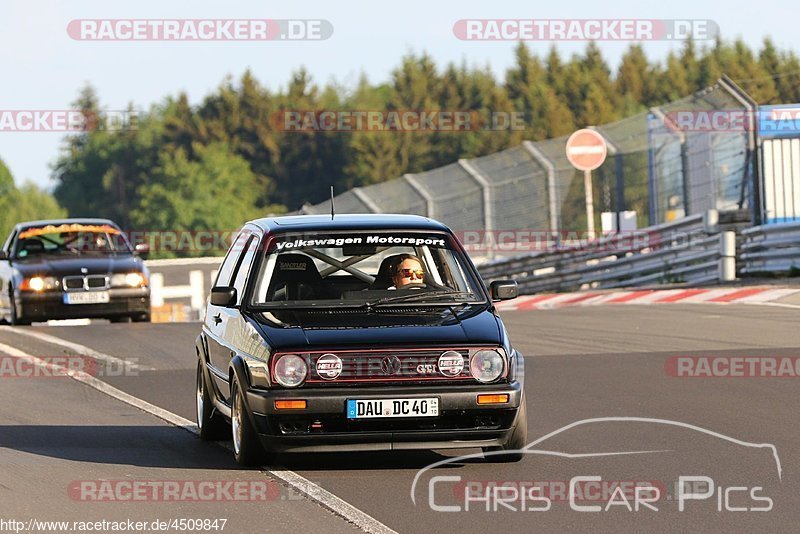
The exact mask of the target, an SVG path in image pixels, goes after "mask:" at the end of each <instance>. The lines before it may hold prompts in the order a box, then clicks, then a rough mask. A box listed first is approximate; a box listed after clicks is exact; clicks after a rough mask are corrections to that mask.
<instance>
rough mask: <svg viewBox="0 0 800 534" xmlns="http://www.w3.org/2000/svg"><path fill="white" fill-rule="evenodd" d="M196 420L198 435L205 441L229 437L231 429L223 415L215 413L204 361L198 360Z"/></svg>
mask: <svg viewBox="0 0 800 534" xmlns="http://www.w3.org/2000/svg"><path fill="white" fill-rule="evenodd" d="M195 396H196V399H197V401H196V403H195V404H196V407H197V409H196V413H197V415H196V419H195V421H196V422H197V429H198V430H199V432H198V435H199V436H200V439H202V440H203V441H218V440H221V439H225V438H227V437H228V436H229V433H230V428H229V426H228V424H227V423H226V422H225V420H224V419H223V418H222V416H221V415H219V414H218V413H214V404H213V403H212V401H211V393H210V391H209V389H208V385H207V384H206V377H205V373H203V360H201V359H199V358H198V360H197V382H196V385H195Z"/></svg>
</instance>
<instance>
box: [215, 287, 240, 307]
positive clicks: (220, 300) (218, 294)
mask: <svg viewBox="0 0 800 534" xmlns="http://www.w3.org/2000/svg"><path fill="white" fill-rule="evenodd" d="M211 304H213V305H214V306H221V307H223V308H232V307H233V306H236V288H235V287H213V288H211Z"/></svg>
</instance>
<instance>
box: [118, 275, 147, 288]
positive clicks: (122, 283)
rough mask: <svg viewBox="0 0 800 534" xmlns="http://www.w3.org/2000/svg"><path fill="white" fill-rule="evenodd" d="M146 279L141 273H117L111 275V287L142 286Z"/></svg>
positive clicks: (144, 284) (145, 283)
mask: <svg viewBox="0 0 800 534" xmlns="http://www.w3.org/2000/svg"><path fill="white" fill-rule="evenodd" d="M146 285H147V279H146V278H145V277H144V275H143V274H142V273H127V274H126V273H118V274H114V275H111V287H144V286H146Z"/></svg>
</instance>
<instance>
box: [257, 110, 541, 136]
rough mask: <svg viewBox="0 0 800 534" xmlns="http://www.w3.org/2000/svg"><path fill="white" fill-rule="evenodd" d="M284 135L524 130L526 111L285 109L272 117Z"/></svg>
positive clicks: (276, 126) (275, 125)
mask: <svg viewBox="0 0 800 534" xmlns="http://www.w3.org/2000/svg"><path fill="white" fill-rule="evenodd" d="M272 125H273V126H274V127H275V129H276V130H279V131H282V132H475V131H479V130H490V131H504V130H516V131H522V130H525V113H524V112H506V111H493V112H489V114H488V117H484V116H483V115H482V114H481V113H479V112H477V111H470V110H409V109H406V110H393V111H378V110H283V111H278V112H275V113H274V114H273V115H272Z"/></svg>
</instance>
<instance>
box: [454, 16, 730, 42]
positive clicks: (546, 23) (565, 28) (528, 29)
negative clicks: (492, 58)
mask: <svg viewBox="0 0 800 534" xmlns="http://www.w3.org/2000/svg"><path fill="white" fill-rule="evenodd" d="M719 33H720V32H719V25H718V24H717V23H716V22H714V21H713V20H692V19H461V20H458V21H456V23H455V24H454V25H453V34H454V35H455V36H456V38H458V39H461V40H462V41H682V40H686V39H690V38H691V39H693V40H696V41H702V40H710V39H714V38H716V37H717V36H718V35H719Z"/></svg>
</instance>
